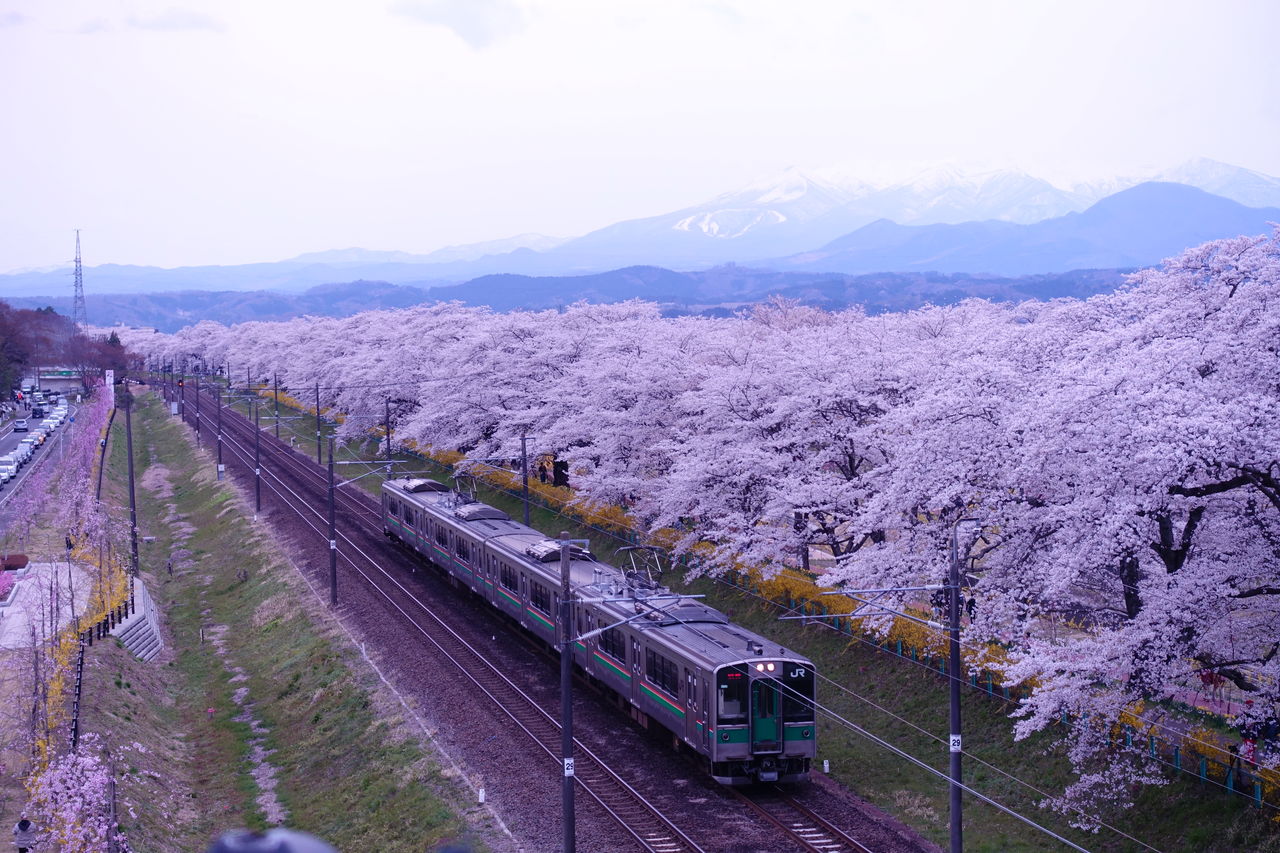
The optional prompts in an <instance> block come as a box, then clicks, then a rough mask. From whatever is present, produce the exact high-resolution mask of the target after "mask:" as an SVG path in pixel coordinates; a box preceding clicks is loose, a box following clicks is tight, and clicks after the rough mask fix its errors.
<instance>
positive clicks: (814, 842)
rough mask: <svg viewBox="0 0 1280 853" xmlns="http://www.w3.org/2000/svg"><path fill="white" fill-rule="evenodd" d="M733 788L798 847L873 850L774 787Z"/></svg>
mask: <svg viewBox="0 0 1280 853" xmlns="http://www.w3.org/2000/svg"><path fill="white" fill-rule="evenodd" d="M733 792H734V794H736V795H737V797H738V799H739V800H741V801H742V802H743V803H744V804H745V805H746V806H747V808H749V809H750V810H751V811H753V812H755V813H756V814H758V815H759V816H760V817H762V818H764V819H765V820H766V821H768V822H769V823H771V824H773V825H774V826H776V827H778V828H779V829H781V830H782V831H783V832H785V833H786V834H787V835H789V836H790V837H791V838H792V839H794V840H795V842H796V844H798V845H799V846H800V848H801V849H802V850H811V851H814V853H873V851H872V849H871V848H870V847H868V846H867V845H865V844H863V843H862V842H861V841H858V840H857V839H856V838H854V837H853V836H851V835H849V834H848V833H847V832H845V831H844V830H843V829H840V828H839V827H838V826H836V825H835V824H833V823H832V822H831V821H829V820H827V819H825V818H823V817H820V816H818V815H817V814H815V813H814V812H813V811H812V810H811V809H809V808H808V807H806V806H805V805H803V804H802V803H800V802H799V801H798V800H796V799H795V798H794V797H792V796H790V795H788V794H786V793H783V792H782V791H780V790H778V789H776V788H764V789H761V790H758V791H751V792H746V791H742V790H739V789H737V788H735V789H733Z"/></svg>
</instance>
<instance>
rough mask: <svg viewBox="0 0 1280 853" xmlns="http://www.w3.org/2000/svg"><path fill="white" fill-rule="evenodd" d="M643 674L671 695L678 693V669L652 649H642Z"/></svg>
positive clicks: (677, 694)
mask: <svg viewBox="0 0 1280 853" xmlns="http://www.w3.org/2000/svg"><path fill="white" fill-rule="evenodd" d="M644 674H645V677H646V678H648V679H649V683H650V684H656V685H658V686H659V687H661V688H662V689H663V690H665V691H667V692H668V693H670V694H671V695H672V696H679V695H680V669H679V667H677V666H676V665H675V663H673V662H672V661H669V660H667V659H666V658H665V657H663V656H662V655H660V654H658V653H657V652H655V651H654V650H653V649H645V650H644Z"/></svg>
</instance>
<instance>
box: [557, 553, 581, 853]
mask: <svg viewBox="0 0 1280 853" xmlns="http://www.w3.org/2000/svg"><path fill="white" fill-rule="evenodd" d="M569 548H570V546H569V534H568V533H567V532H565V531H561V533H560V726H561V728H560V755H561V757H562V758H563V759H564V779H563V781H562V782H561V789H560V798H561V806H562V812H563V816H562V822H563V824H564V853H574V851H575V849H576V847H577V827H576V826H575V825H574V816H573V775H574V774H573V604H572V602H571V601H570V600H569V596H570V584H569V571H570V567H571V566H572V558H571V555H570V553H569Z"/></svg>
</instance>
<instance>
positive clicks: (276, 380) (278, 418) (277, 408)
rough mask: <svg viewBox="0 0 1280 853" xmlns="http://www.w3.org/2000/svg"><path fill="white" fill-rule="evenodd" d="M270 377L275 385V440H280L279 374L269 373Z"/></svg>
mask: <svg viewBox="0 0 1280 853" xmlns="http://www.w3.org/2000/svg"><path fill="white" fill-rule="evenodd" d="M271 379H272V380H273V381H274V382H275V386H276V395H275V396H276V441H279V440H280V374H279V373H273V374H271Z"/></svg>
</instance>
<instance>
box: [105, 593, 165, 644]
mask: <svg viewBox="0 0 1280 853" xmlns="http://www.w3.org/2000/svg"><path fill="white" fill-rule="evenodd" d="M133 595H134V608H133V613H131V614H130V615H129V616H128V617H127V618H125V619H124V621H122V622H120V623H119V624H118V625H116V626H115V627H114V628H112V629H111V635H112V636H113V637H117V638H118V639H119V640H120V642H122V643H124V645H125V648H127V649H128V650H129V651H131V652H133V654H134V656H135V657H137V658H138V659H139V660H151V659H152V658H154V657H155V656H156V655H158V654H160V649H162V648H164V641H163V640H162V639H161V638H160V613H159V611H158V610H156V603H155V602H154V601H152V600H151V594H150V593H148V592H147V588H146V586H144V585H143V583H142V581H141V580H140V579H137V578H135V579H134V581H133Z"/></svg>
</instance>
